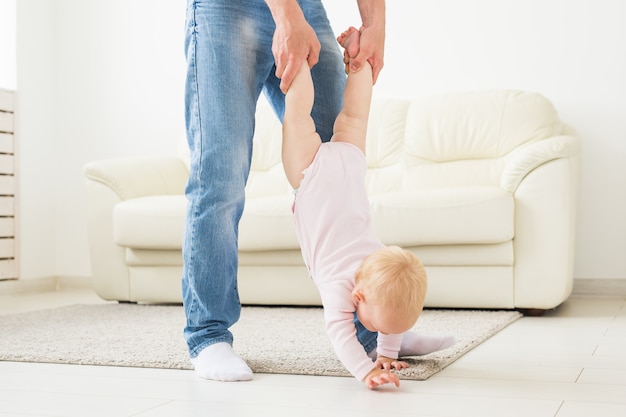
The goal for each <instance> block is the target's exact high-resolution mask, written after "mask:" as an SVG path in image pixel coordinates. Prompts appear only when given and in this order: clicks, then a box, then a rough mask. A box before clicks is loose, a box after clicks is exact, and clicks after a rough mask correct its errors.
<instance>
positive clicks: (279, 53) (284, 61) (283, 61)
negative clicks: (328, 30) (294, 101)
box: [266, 0, 321, 93]
mask: <svg viewBox="0 0 626 417" xmlns="http://www.w3.org/2000/svg"><path fill="white" fill-rule="evenodd" d="M266 3H267V4H268V6H269V7H270V10H271V11H272V16H273V17H274V22H275V23H276V30H275V31H274V38H273V39H272V54H273V55H274V61H275V62H276V77H278V78H280V89H281V91H282V92H283V93H286V92H287V90H288V89H289V87H290V86H291V83H292V82H293V79H294V78H295V77H296V74H297V73H298V70H299V69H300V66H301V65H302V61H307V62H308V64H309V68H311V67H313V65H315V64H317V61H318V59H319V54H320V49H321V45H320V42H319V40H318V39H317V35H316V34H315V31H314V30H313V28H312V27H311V25H309V23H308V22H307V21H306V19H305V18H304V14H303V13H302V10H301V9H300V7H299V6H298V4H297V3H296V2H284V1H283V2H280V1H276V0H274V1H270V0H266Z"/></svg>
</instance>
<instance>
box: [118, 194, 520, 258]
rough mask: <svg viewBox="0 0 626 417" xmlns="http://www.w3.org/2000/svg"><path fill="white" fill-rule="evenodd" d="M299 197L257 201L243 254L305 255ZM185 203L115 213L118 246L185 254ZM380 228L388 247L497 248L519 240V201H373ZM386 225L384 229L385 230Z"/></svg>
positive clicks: (429, 197)
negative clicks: (296, 217) (296, 221)
mask: <svg viewBox="0 0 626 417" xmlns="http://www.w3.org/2000/svg"><path fill="white" fill-rule="evenodd" d="M292 203H293V196H292V195H288V194H286V195H283V196H275V197H260V198H249V199H248V200H247V201H246V206H245V209H244V214H243V217H242V220H241V223H240V225H239V248H240V250H242V251H272V250H285V249H298V248H299V244H298V239H297V236H296V233H295V228H294V225H293V218H292V214H291V206H292ZM186 204H187V202H186V199H185V197H184V196H152V197H142V198H136V199H133V200H128V201H124V202H122V203H119V204H117V205H116V207H115V209H114V213H113V222H114V224H113V230H114V240H115V243H117V244H118V245H121V246H125V247H131V248H135V249H163V250H170V249H180V248H181V247H182V239H183V229H184V222H185V207H186ZM371 204H372V215H373V218H374V224H375V225H379V227H378V229H377V232H378V234H379V236H380V237H381V240H382V241H383V242H384V243H385V244H396V245H401V246H407V247H408V246H421V245H444V244H490V243H501V242H508V241H510V240H511V239H512V238H513V235H514V231H513V224H514V209H513V196H512V195H511V194H510V193H507V192H506V191H503V190H502V189H500V188H498V187H463V188H444V189H429V190H419V191H412V192H395V193H387V194H383V195H378V196H373V197H371ZM383 225H384V226H383Z"/></svg>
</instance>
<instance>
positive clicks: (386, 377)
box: [367, 372, 400, 389]
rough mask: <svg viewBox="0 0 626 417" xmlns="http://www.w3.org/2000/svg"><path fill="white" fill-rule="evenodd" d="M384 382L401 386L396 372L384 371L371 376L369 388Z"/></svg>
mask: <svg viewBox="0 0 626 417" xmlns="http://www.w3.org/2000/svg"><path fill="white" fill-rule="evenodd" d="M384 384H394V385H395V386H396V387H399V386H400V379H399V378H398V375H396V374H393V373H390V372H382V373H380V374H378V375H376V376H373V377H371V378H370V379H369V380H368V381H367V387H368V388H369V389H374V388H376V387H379V386H381V385H384Z"/></svg>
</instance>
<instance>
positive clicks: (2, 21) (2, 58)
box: [0, 0, 17, 90]
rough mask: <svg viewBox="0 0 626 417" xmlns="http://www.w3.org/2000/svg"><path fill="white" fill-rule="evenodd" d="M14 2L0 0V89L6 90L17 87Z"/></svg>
mask: <svg viewBox="0 0 626 417" xmlns="http://www.w3.org/2000/svg"><path fill="white" fill-rule="evenodd" d="M15 1H16V0H0V88H5V89H8V90H14V89H15V86H16V85H17V82H16V71H17V66H16V56H15V47H16V40H15Z"/></svg>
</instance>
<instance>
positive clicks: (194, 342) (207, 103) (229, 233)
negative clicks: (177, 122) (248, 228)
mask: <svg viewBox="0 0 626 417" xmlns="http://www.w3.org/2000/svg"><path fill="white" fill-rule="evenodd" d="M272 35H273V20H272V17H271V14H270V13H269V10H268V9H267V6H266V5H265V3H264V2H263V1H262V0H241V1H232V0H211V1H200V0H195V1H194V0H189V1H188V4H187V24H186V33H185V51H186V58H187V66H188V70H187V80H186V88H185V117H186V124H187V140H188V144H189V148H190V154H191V161H190V175H189V180H188V183H187V187H186V190H185V193H186V196H187V199H188V206H187V221H186V225H185V235H184V240H183V277H182V290H183V304H184V308H185V314H186V325H185V330H184V335H185V339H186V341H187V345H188V348H189V353H190V356H191V357H195V356H196V355H197V354H198V353H199V352H200V351H201V350H202V349H204V348H205V347H206V346H208V345H211V344H213V343H217V342H228V343H231V344H232V341H233V340H232V334H231V332H230V331H229V330H228V329H229V328H230V327H231V326H232V325H233V324H234V323H235V322H236V321H237V320H238V319H239V314H240V311H241V305H240V302H239V294H238V291H237V266H238V258H237V245H238V226H239V219H240V218H241V214H242V212H243V207H244V190H245V184H246V181H247V177H248V173H249V170H250V161H251V155H252V136H253V131H254V112H255V108H256V102H257V99H258V97H259V94H260V91H261V88H262V84H263V81H264V80H265V79H266V78H267V75H268V73H269V72H270V70H271V68H272V65H273V61H274V60H273V56H272V53H271V39H272Z"/></svg>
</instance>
